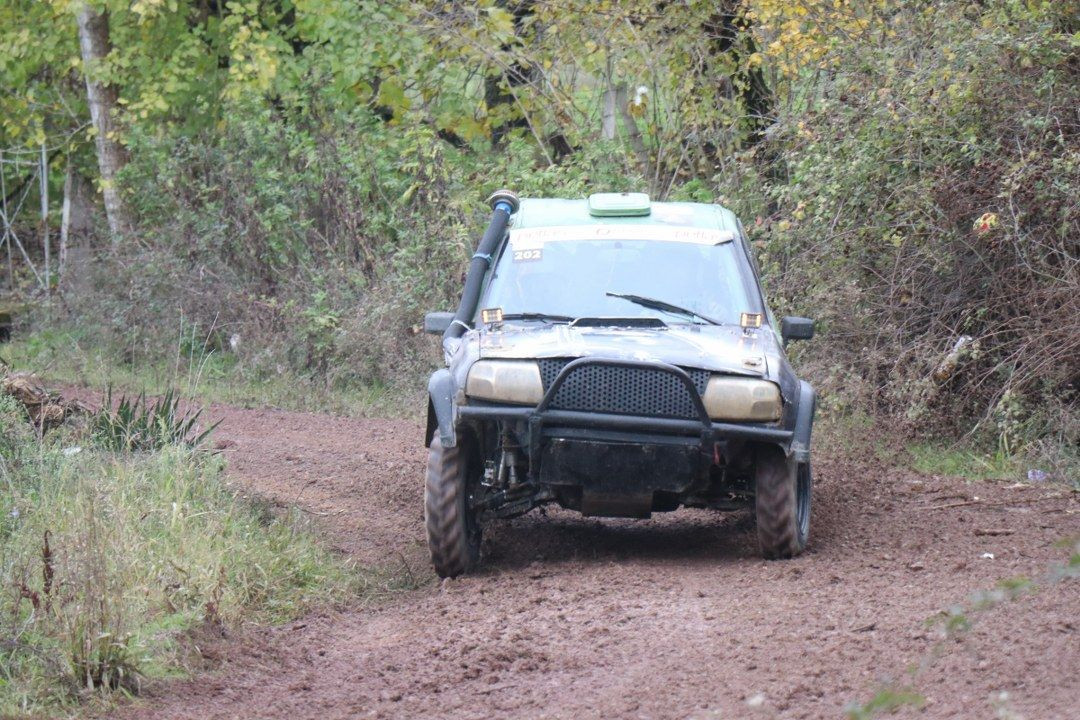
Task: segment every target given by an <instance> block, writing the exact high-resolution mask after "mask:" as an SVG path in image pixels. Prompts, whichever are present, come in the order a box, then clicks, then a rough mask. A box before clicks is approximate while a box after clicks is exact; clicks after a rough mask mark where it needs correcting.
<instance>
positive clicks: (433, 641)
mask: <svg viewBox="0 0 1080 720" xmlns="http://www.w3.org/2000/svg"><path fill="white" fill-rule="evenodd" d="M216 414H217V415H218V416H219V417H221V418H222V419H223V421H224V422H223V423H222V425H221V427H220V428H219V430H218V432H217V435H216V437H217V439H218V441H219V442H223V444H225V445H227V446H228V449H227V450H225V453H226V454H227V456H228V458H229V462H230V473H231V475H232V477H233V478H234V480H235V482H237V483H239V484H240V485H242V486H243V487H244V488H246V489H250V490H252V491H255V492H258V493H261V494H263V495H267V496H270V497H271V498H273V499H275V500H276V501H278V502H281V503H295V504H298V505H300V506H301V507H303V508H305V509H306V510H308V511H310V512H311V513H312V514H313V516H314V517H317V518H318V520H319V523H320V525H321V527H322V530H323V531H324V532H325V533H326V535H327V537H328V538H329V542H331V543H332V544H333V545H334V546H335V547H336V548H338V549H340V551H342V552H344V553H348V554H351V555H352V556H354V557H356V558H357V559H358V560H359V561H361V562H364V563H370V564H374V565H394V564H399V563H400V562H402V561H404V562H408V563H410V564H411V565H412V566H413V567H414V568H417V569H418V572H423V573H430V571H429V570H428V569H427V565H426V564H425V559H426V557H425V556H426V550H425V547H424V544H423V525H422V522H423V521H422V510H421V483H422V480H421V478H422V472H423V468H424V459H425V452H424V450H423V449H422V448H421V442H422V439H421V428H420V427H419V425H418V424H416V423H412V422H408V421H392V420H391V421H388V420H352V419H342V418H333V417H328V416H319V415H310V414H302V413H289V412H280V411H271V410H235V409H229V408H217V409H216ZM815 471H816V488H815V497H814V503H815V504H814V509H813V527H812V541H811V542H812V547H811V549H810V551H809V552H808V553H807V554H806V555H804V556H803V557H801V558H798V559H796V560H792V561H786V562H770V563H766V562H764V561H762V560H760V559H759V558H758V557H757V555H756V550H755V540H754V531H753V526H752V524H751V523H750V521H749V517H748V516H745V515H742V516H740V515H721V514H717V513H711V512H704V511H681V512H679V513H675V514H669V515H666V516H655V517H654V519H653V520H650V521H644V522H643V521H621V520H605V521H597V520H590V519H583V518H580V517H577V516H574V515H573V514H571V513H566V512H563V511H558V510H554V511H551V512H549V513H548V514H547V516H542V515H541V514H540V513H539V512H537V511H534V512H533V513H532V514H530V515H528V516H526V517H523V518H519V519H517V520H513V521H508V522H504V523H502V524H499V525H496V526H494V527H492V528H489V529H488V531H487V534H486V537H485V553H486V561H485V567H484V570H483V572H482V573H480V574H479V575H476V576H473V577H468V578H464V579H459V580H454V581H447V582H445V583H442V584H440V583H437V582H434V581H432V582H430V583H428V584H426V586H425V587H423V588H421V589H419V590H415V591H412V592H409V593H405V594H402V595H399V596H397V597H395V598H394V599H393V600H392V601H390V602H384V603H381V604H378V605H377V606H375V607H358V608H356V609H352V610H344V611H332V612H324V613H320V614H316V615H313V616H309V617H306V618H304V619H302V620H300V621H297V622H293V623H290V624H288V625H286V626H283V627H278V628H273V629H261V630H259V629H255V630H247V631H241V632H238V633H235V634H233V635H232V636H231V637H229V638H226V639H225V640H220V641H214V642H212V643H210V644H209V645H207V646H205V647H204V652H205V654H206V655H207V656H208V663H207V669H206V670H205V671H204V672H202V673H200V674H198V675H196V676H195V677H194V678H192V679H188V680H182V681H159V682H157V683H155V684H152V685H151V686H150V687H149V688H147V697H145V698H143V699H140V700H139V701H137V704H135V705H134V706H132V707H129V708H128V709H126V710H125V712H124V713H123V714H124V715H126V716H128V717H132V718H193V719H194V718H199V719H200V720H205V719H210V718H288V719H289V720H301V719H302V718H317V719H318V720H336V719H338V718H361V717H378V718H504V717H505V718H573V719H574V720H585V719H587V718H703V719H704V718H837V717H844V710H843V709H844V707H845V705H847V704H848V703H849V702H851V701H853V700H858V701H863V702H865V701H867V700H869V699H870V698H871V697H873V696H874V694H875V692H876V691H877V690H878V689H879V688H880V687H881V686H882V684H883V683H886V682H888V681H899V682H900V683H901V684H903V683H905V682H907V683H911V684H913V685H914V686H915V687H916V689H917V690H918V692H920V693H921V694H922V695H924V696H925V698H926V701H925V705H924V706H923V708H922V709H921V710H914V709H907V708H905V709H903V710H901V711H900V712H899V713H898V714H897V715H895V716H890V717H922V718H994V717H1024V718H1027V719H1028V720H1045V719H1052V718H1080V679H1078V678H1080V675H1078V669H1080V582H1077V581H1075V580H1073V581H1063V582H1058V583H1054V584H1047V585H1045V586H1043V587H1041V588H1040V590H1039V592H1036V593H1032V594H1028V595H1025V596H1023V597H1021V598H1019V599H1015V600H1012V601H1009V602H1006V603H1003V604H1000V605H998V606H996V607H994V608H992V609H989V610H986V611H983V612H981V613H976V614H974V615H972V616H971V618H972V621H973V626H972V629H971V630H970V631H969V632H968V633H966V634H964V635H963V636H962V637H960V638H958V639H948V640H942V631H941V630H940V626H935V627H931V628H928V627H927V625H926V620H927V619H928V618H931V617H932V616H934V615H935V614H936V613H938V612H939V611H942V610H945V609H947V608H949V607H950V606H952V605H954V604H956V603H958V602H966V601H967V600H968V599H969V597H970V595H971V593H972V592H973V591H976V590H980V589H986V588H991V587H993V586H994V584H995V583H996V582H997V581H998V580H1000V579H1002V578H1007V577H1013V576H1018V575H1026V576H1029V577H1038V576H1042V575H1044V574H1045V573H1046V571H1047V570H1048V568H1050V567H1051V566H1053V565H1054V564H1056V563H1061V562H1062V561H1063V560H1065V559H1066V550H1064V549H1063V548H1062V547H1061V546H1060V545H1059V544H1058V543H1059V541H1061V540H1062V539H1063V538H1065V537H1066V536H1068V535H1075V534H1076V533H1078V532H1080V502H1078V501H1077V499H1076V495H1075V494H1072V493H1069V492H1067V491H1066V490H1065V489H1064V488H1062V487H1060V486H1020V485H1009V484H1007V483H989V482H986V483H965V482H963V481H960V480H949V479H942V478H933V477H925V476H919V475H916V474H914V473H910V472H905V471H897V470H886V469H882V468H867V467H857V466H851V465H841V464H837V463H832V464H831V463H829V462H828V460H827V459H825V458H820V459H818V461H817V466H816V468H815ZM976 497H977V498H978V501H976V500H974V498H976ZM987 531H1003V532H1007V533H1008V534H1000V535H984V534H983V533H985V532H987ZM987 553H989V554H992V555H993V559H991V558H989V557H984V554H987ZM935 657H936V658H937V659H935ZM913 666H914V667H918V668H920V670H919V672H918V674H917V675H916V676H915V677H914V678H912V677H911V676H910V675H907V674H905V673H906V671H907V670H908V668H909V667H913ZM1002 693H1006V694H1005V695H1002ZM999 711H1011V712H1014V713H1017V715H1006V714H999Z"/></svg>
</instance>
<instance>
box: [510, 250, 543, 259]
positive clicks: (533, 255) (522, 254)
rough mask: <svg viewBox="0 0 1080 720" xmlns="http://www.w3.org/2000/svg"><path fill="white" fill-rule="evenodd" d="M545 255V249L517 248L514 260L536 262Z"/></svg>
mask: <svg viewBox="0 0 1080 720" xmlns="http://www.w3.org/2000/svg"><path fill="white" fill-rule="evenodd" d="M543 256H544V251H543V250H541V249H540V248H530V249H528V250H515V251H514V262H534V261H536V260H540V259H541V258H543Z"/></svg>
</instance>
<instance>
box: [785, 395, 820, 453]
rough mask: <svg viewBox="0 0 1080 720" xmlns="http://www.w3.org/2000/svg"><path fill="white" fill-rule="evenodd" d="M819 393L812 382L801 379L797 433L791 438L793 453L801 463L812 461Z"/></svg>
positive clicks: (796, 417)
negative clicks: (812, 385) (813, 435)
mask: <svg viewBox="0 0 1080 720" xmlns="http://www.w3.org/2000/svg"><path fill="white" fill-rule="evenodd" d="M816 409H817V393H816V392H814V388H812V387H811V386H810V383H808V382H806V381H805V380H800V381H799V406H798V409H797V411H796V414H795V434H794V436H793V437H792V438H791V454H792V455H794V456H795V461H796V462H799V463H806V462H810V433H811V431H812V430H813V429H814V411H815V410H816Z"/></svg>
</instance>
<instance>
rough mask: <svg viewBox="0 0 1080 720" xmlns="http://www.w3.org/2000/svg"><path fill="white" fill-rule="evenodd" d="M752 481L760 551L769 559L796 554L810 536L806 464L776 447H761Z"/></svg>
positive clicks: (808, 480)
mask: <svg viewBox="0 0 1080 720" xmlns="http://www.w3.org/2000/svg"><path fill="white" fill-rule="evenodd" d="M754 484H755V489H754V514H755V516H756V519H757V534H758V544H759V545H760V547H761V554H762V555H763V556H764V557H766V558H768V559H770V560H774V559H780V558H790V557H794V556H796V555H798V554H799V553H801V552H802V551H803V550H804V549H806V543H807V541H808V540H809V537H810V491H811V486H812V485H813V477H812V473H811V470H810V464H809V463H796V462H795V459H794V458H791V457H788V456H786V455H785V454H784V452H783V451H782V450H780V448H778V447H775V446H769V447H765V448H762V449H761V451H759V452H758V455H757V458H756V470H755V478H754Z"/></svg>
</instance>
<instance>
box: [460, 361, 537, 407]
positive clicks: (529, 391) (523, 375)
mask: <svg viewBox="0 0 1080 720" xmlns="http://www.w3.org/2000/svg"><path fill="white" fill-rule="evenodd" d="M465 394H466V395H468V396H469V397H473V398H476V399H478V400H495V401H497V402H507V403H515V404H518V405H536V404H537V403H539V402H540V400H541V399H543V397H544V383H543V382H542V381H541V380H540V366H539V365H537V364H536V363H534V362H530V361H528V360H479V361H477V362H476V363H475V364H473V366H472V367H471V368H469V379H468V380H466V381H465Z"/></svg>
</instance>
